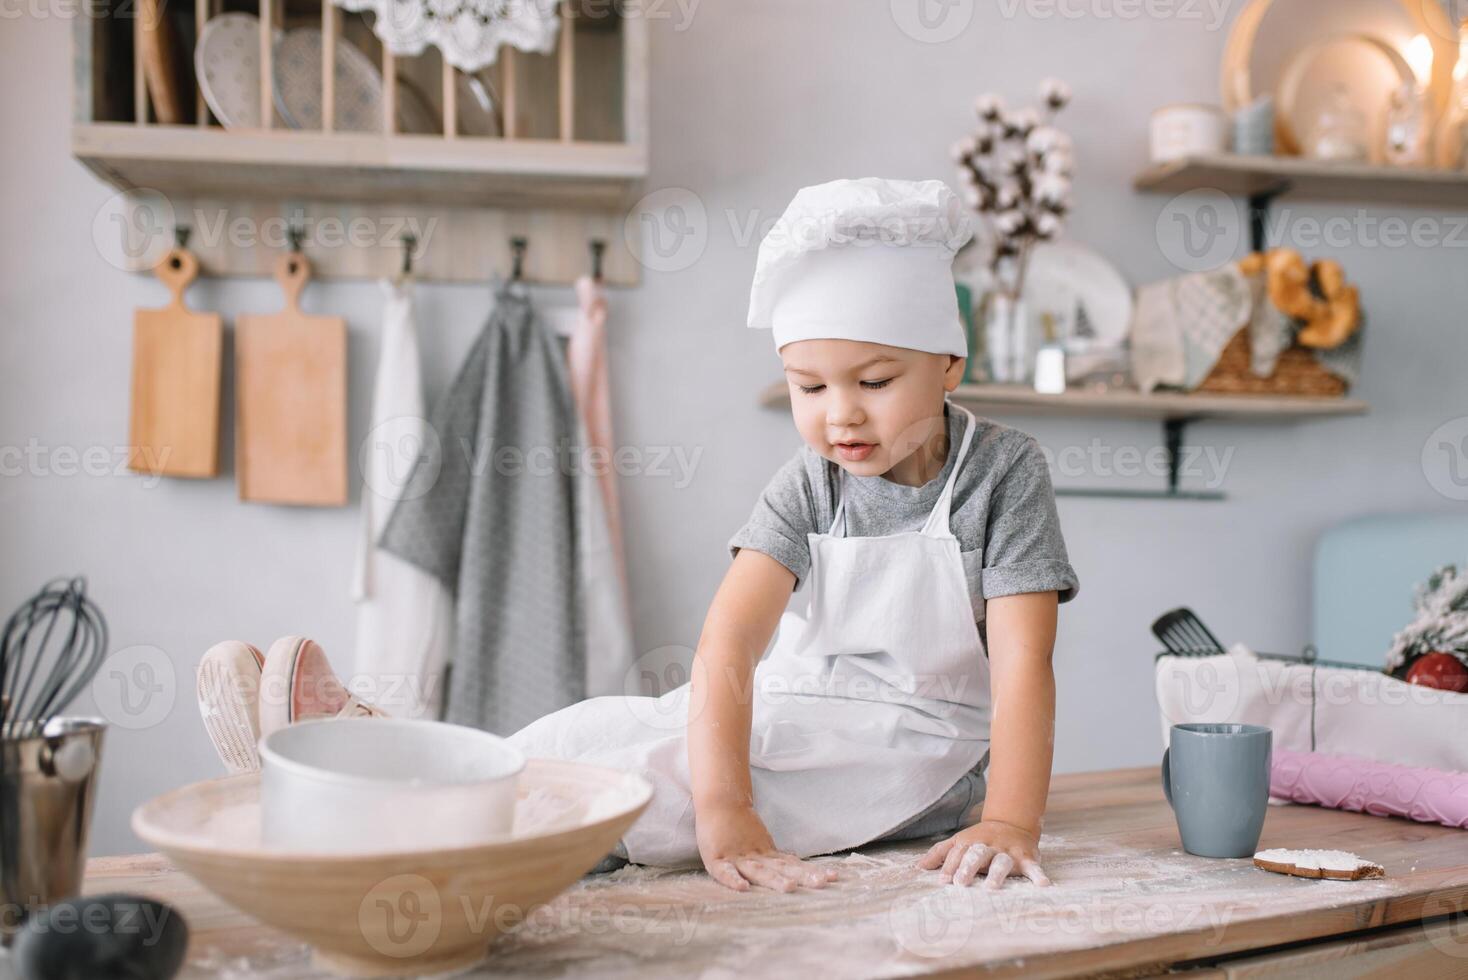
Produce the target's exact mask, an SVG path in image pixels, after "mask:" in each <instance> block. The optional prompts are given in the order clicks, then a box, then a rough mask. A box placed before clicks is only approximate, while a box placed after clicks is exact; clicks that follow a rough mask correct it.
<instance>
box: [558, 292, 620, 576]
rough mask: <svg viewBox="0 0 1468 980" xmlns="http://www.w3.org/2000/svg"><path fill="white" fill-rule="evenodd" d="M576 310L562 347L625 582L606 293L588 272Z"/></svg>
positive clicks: (618, 562) (613, 548)
mask: <svg viewBox="0 0 1468 980" xmlns="http://www.w3.org/2000/svg"><path fill="white" fill-rule="evenodd" d="M576 298H577V300H578V301H579V303H580V307H581V310H580V316H579V317H578V318H577V322H576V326H575V329H574V330H573V331H572V333H571V339H570V341H569V342H568V344H567V347H566V356H567V358H568V359H569V361H570V366H571V389H572V391H573V393H574V394H575V396H576V408H577V411H579V412H580V413H581V420H582V423H583V424H584V425H585V426H586V439H587V448H588V449H592V448H595V449H597V450H599V453H598V458H597V462H598V463H599V464H600V465H599V466H598V469H599V471H600V472H599V473H598V474H597V478H598V480H599V481H600V483H601V495H602V500H603V502H604V503H605V505H606V512H607V530H608V532H609V533H610V534H611V538H612V553H613V554H614V555H615V556H616V563H617V574H618V576H619V577H620V578H621V579H622V582H623V585H624V587H625V584H626V578H627V573H626V566H625V564H624V563H625V561H626V555H625V554H624V552H623V550H622V510H621V504H620V501H619V500H618V495H617V473H616V470H615V469H614V468H613V466H612V453H613V451H614V449H615V446H614V444H613V441H612V396H611V387H610V384H609V382H608V380H607V297H606V293H605V292H604V291H603V290H602V287H601V284H600V283H599V282H597V281H596V280H594V279H592V278H591V277H590V276H581V277H580V278H579V279H577V280H576Z"/></svg>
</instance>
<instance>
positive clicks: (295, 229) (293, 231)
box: [285, 224, 306, 252]
mask: <svg viewBox="0 0 1468 980" xmlns="http://www.w3.org/2000/svg"><path fill="white" fill-rule="evenodd" d="M285 237H286V241H288V242H290V246H291V251H292V252H299V251H300V250H301V243H302V242H303V241H305V239H306V229H305V228H304V227H303V226H301V225H297V224H292V225H291V226H290V227H289V228H287V229H286V233H285Z"/></svg>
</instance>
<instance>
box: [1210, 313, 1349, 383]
mask: <svg viewBox="0 0 1468 980" xmlns="http://www.w3.org/2000/svg"><path fill="white" fill-rule="evenodd" d="M1197 390H1198V391H1213V392H1219V393H1222V394H1229V395H1309V396H1312V397H1316V398H1331V397H1336V398H1338V397H1341V396H1343V395H1345V393H1346V383H1345V382H1344V381H1342V380H1341V379H1340V378H1338V377H1336V376H1335V375H1333V374H1331V373H1330V372H1329V371H1327V370H1326V369H1325V368H1323V367H1321V366H1320V363H1319V362H1318V361H1316V360H1315V355H1314V354H1312V353H1311V352H1310V351H1309V350H1308V349H1307V348H1304V347H1300V346H1298V345H1296V346H1293V347H1287V348H1285V349H1284V350H1283V351H1281V352H1280V355H1279V360H1278V361H1276V362H1275V365H1274V373H1273V374H1271V375H1269V377H1267V378H1261V377H1258V376H1257V375H1255V374H1254V372H1253V371H1251V370H1250V369H1249V328H1248V327H1247V326H1246V327H1244V328H1242V329H1240V330H1239V332H1238V333H1236V334H1234V336H1233V339H1232V340H1230V341H1229V342H1228V344H1227V345H1226V346H1225V347H1224V348H1223V352H1222V353H1221V354H1219V355H1218V363H1217V364H1215V365H1213V370H1212V371H1209V372H1208V376H1207V377H1206V378H1204V379H1203V383H1202V384H1200V385H1199V386H1198V388H1197Z"/></svg>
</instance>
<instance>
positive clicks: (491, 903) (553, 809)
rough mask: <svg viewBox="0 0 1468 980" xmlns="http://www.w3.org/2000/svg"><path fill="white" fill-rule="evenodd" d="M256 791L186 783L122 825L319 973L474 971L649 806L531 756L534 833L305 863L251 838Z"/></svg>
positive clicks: (523, 784) (525, 780) (643, 797)
mask: <svg viewBox="0 0 1468 980" xmlns="http://www.w3.org/2000/svg"><path fill="white" fill-rule="evenodd" d="M259 790H260V776H259V774H258V773H248V774H245V775H240V776H228V777H225V778H223V779H211V780H206V781H204V782H200V783H194V784H192V785H189V786H184V787H182V788H180V789H176V790H173V791H172V792H168V793H164V794H163V795H162V796H159V797H157V798H155V799H153V800H150V801H149V802H147V803H144V804H143V805H142V806H140V807H138V808H137V810H135V811H134V812H133V817H132V827H133V830H134V831H135V832H136V833H137V835H138V836H139V837H141V838H143V840H145V841H147V842H148V843H149V844H151V845H153V846H154V847H156V848H158V849H159V850H160V851H162V852H163V853H164V854H166V855H168V857H169V858H170V859H171V860H172V861H173V862H174V863H175V864H176V865H178V867H179V868H181V869H182V870H184V871H186V872H188V873H189V874H190V875H192V876H193V877H194V878H196V879H197V880H198V881H199V883H200V884H202V885H203V886H204V887H205V888H207V889H209V890H210V891H212V892H214V893H215V894H216V895H218V896H219V897H220V898H222V899H224V900H225V901H227V902H229V903H230V904H231V905H234V906H236V907H237V908H239V909H240V910H241V911H243V912H245V913H247V914H249V915H251V916H254V917H255V918H257V919H259V920H260V921H261V922H264V923H266V924H267V925H271V926H274V927H275V928H277V929H279V930H280V931H282V932H285V933H288V934H290V935H292V936H295V937H297V938H299V939H301V940H303V941H305V942H307V943H309V944H310V945H311V946H312V948H313V960H314V962H315V963H316V965H317V966H318V967H320V968H322V969H325V970H330V971H332V972H334V973H340V974H343V975H348V976H362V977H380V976H392V975H401V974H424V973H439V972H446V971H450V970H458V969H463V968H465V967H468V966H471V965H473V964H474V963H476V962H478V961H479V960H480V959H482V958H483V957H484V956H485V953H486V952H487V947H488V945H489V943H490V942H491V941H493V940H494V938H495V937H496V936H497V935H499V934H500V933H501V932H503V931H505V930H506V929H508V928H510V927H512V926H514V925H516V924H517V923H519V922H521V921H522V920H523V919H524V918H525V917H526V916H527V915H528V914H529V913H530V912H531V911H532V910H533V909H534V908H536V907H537V906H539V905H542V904H544V903H545V902H547V901H549V900H550V899H552V898H554V897H555V896H556V895H557V894H559V893H560V892H562V891H563V890H565V889H566V888H567V887H569V886H570V885H571V884H572V883H573V882H574V881H576V880H577V879H578V878H580V877H581V876H582V875H583V874H585V873H586V872H587V871H589V870H590V869H591V868H592V867H594V866H595V865H596V863H597V862H598V861H600V860H601V859H602V858H603V857H605V856H606V855H607V853H608V852H609V851H611V849H612V847H613V846H615V844H616V842H617V840H618V839H619V838H620V837H621V836H622V834H623V833H625V832H626V830H627V829H628V828H629V827H631V826H632V824H633V822H634V821H636V819H637V818H638V816H640V815H641V813H642V811H643V810H644V809H645V808H646V807H647V804H648V801H649V800H650V799H651V798H652V786H651V784H650V783H648V782H647V780H646V779H644V778H642V777H641V776H638V775H636V774H632V773H624V772H620V771H617V770H614V769H605V768H602V767H599V766H589V765H583V764H581V763H576V762H565V761H560V760H553V759H530V760H527V762H526V766H525V769H524V771H523V772H522V773H521V775H520V780H519V786H518V789H517V795H518V797H519V802H520V806H521V808H522V809H521V810H519V811H518V813H517V816H519V815H522V814H524V813H526V812H527V810H528V809H529V808H530V807H532V806H534V805H539V806H541V807H542V808H543V812H545V813H548V814H558V815H559V819H556V820H551V821H549V822H548V823H547V824H546V825H545V829H543V830H541V831H540V832H522V833H521V834H519V835H512V836H509V837H502V838H499V839H493V840H488V841H486V842H485V843H482V844H475V845H473V846H468V847H455V848H442V849H424V850H414V851H399V852H395V853H381V854H378V853H372V854H337V853H332V854H313V853H308V852H302V851H292V850H283V849H277V848H267V847H264V846H263V845H262V844H261V843H260V830H259ZM547 804H549V809H544V808H545V807H546V806H547ZM527 829H528V828H523V827H517V830H527Z"/></svg>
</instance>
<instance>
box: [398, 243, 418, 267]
mask: <svg viewBox="0 0 1468 980" xmlns="http://www.w3.org/2000/svg"><path fill="white" fill-rule="evenodd" d="M401 241H402V243H403V275H405V276H406V275H410V274H411V273H412V272H413V251H414V250H415V249H416V248H417V247H418V236H417V235H413V234H407V235H404V236H403V237H402V239H401Z"/></svg>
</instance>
